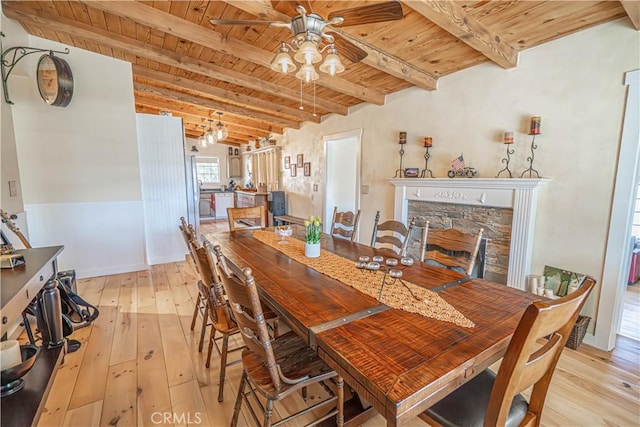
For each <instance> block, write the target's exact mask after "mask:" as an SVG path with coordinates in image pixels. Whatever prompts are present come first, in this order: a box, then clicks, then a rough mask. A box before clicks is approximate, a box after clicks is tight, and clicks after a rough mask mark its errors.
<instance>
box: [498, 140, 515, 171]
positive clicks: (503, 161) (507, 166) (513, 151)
mask: <svg viewBox="0 0 640 427" xmlns="http://www.w3.org/2000/svg"><path fill="white" fill-rule="evenodd" d="M504 145H506V146H507V157H505V158H504V159H502V163H506V165H505V167H504V168H503V169H501V170H500V172H498V175H496V178H500V174H501V173H502V172H507V173H508V174H509V178H513V175H511V170H509V161H510V160H511V155H512V154H513V153H515V152H516V150H510V149H509V145H510V144H504Z"/></svg>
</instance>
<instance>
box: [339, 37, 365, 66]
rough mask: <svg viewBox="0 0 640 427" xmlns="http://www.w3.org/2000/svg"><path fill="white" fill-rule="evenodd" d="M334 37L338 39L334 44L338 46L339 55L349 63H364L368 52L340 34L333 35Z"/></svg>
mask: <svg viewBox="0 0 640 427" xmlns="http://www.w3.org/2000/svg"><path fill="white" fill-rule="evenodd" d="M332 35H333V37H334V38H335V39H336V40H335V42H334V44H335V45H336V49H338V53H339V54H340V55H342V56H344V57H345V58H347V59H348V60H349V61H351V62H353V63H356V62H360V61H362V60H363V59H364V58H366V57H367V52H365V51H364V50H362V49H360V48H359V47H358V46H356V45H354V44H353V43H351V42H350V41H349V40H347V39H345V38H344V37H342V36H341V35H340V34H338V33H332Z"/></svg>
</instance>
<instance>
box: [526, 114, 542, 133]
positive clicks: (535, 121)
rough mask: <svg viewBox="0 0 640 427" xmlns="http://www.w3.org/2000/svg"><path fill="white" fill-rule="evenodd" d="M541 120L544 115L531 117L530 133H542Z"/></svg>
mask: <svg viewBox="0 0 640 427" xmlns="http://www.w3.org/2000/svg"><path fill="white" fill-rule="evenodd" d="M541 122H542V117H540V116H533V117H531V127H530V128H529V134H530V135H540V125H541Z"/></svg>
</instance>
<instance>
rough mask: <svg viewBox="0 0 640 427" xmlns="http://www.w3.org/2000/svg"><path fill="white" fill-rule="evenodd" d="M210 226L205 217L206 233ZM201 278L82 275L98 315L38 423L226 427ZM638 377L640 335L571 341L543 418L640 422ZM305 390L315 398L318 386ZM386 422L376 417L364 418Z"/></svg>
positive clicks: (179, 270) (228, 395)
mask: <svg viewBox="0 0 640 427" xmlns="http://www.w3.org/2000/svg"><path fill="white" fill-rule="evenodd" d="M222 224H224V225H225V226H226V222H224V223H222ZM220 225H221V224H220ZM213 226H214V225H212V224H211V223H208V227H207V228H205V229H203V230H201V232H202V231H204V232H207V231H208V229H211V228H210V227H213ZM195 283H196V275H195V272H194V270H193V268H192V267H191V265H190V264H189V263H187V262H179V263H170V264H163V265H156V266H153V267H152V268H151V269H150V270H149V271H140V272H135V273H127V274H118V275H113V276H106V277H96V278H92V279H86V280H80V281H79V282H78V290H79V293H80V294H81V295H82V296H83V297H84V298H86V299H87V300H89V301H90V302H91V303H93V304H96V305H98V306H99V308H100V317H99V318H98V320H97V321H96V322H95V323H94V324H93V325H92V326H90V327H87V328H84V329H79V330H77V331H76V332H74V334H73V338H75V339H78V340H80V341H81V342H82V347H81V348H80V350H79V351H77V352H75V353H71V354H68V355H67V356H66V359H65V362H64V364H63V366H62V367H61V368H60V370H59V373H58V375H57V377H56V380H55V382H54V384H53V388H52V390H51V393H50V395H49V399H48V400H47V402H46V406H45V410H44V413H43V414H42V417H41V419H40V423H39V426H46V427H49V426H52V427H53V426H62V425H64V426H82V427H85V426H136V425H137V426H145V425H150V426H151V425H163V426H166V425H200V426H213V427H218V426H228V425H229V423H230V420H231V415H232V413H233V404H234V401H235V397H236V391H237V387H238V383H239V380H240V375H241V372H242V367H241V365H240V364H236V365H234V366H231V367H229V368H227V378H226V381H225V401H224V403H218V401H217V393H218V372H219V371H218V369H219V364H218V363H219V356H218V355H217V354H216V353H215V352H214V354H213V356H212V361H211V367H210V368H209V369H206V368H205V367H204V364H205V357H206V346H205V351H204V352H203V353H198V339H199V329H200V324H201V320H200V319H199V320H198V323H197V326H196V330H195V331H191V330H190V322H191V314H192V310H193V307H194V301H195V298H196V296H197V289H196V285H195ZM235 344H236V345H238V344H239V342H237V341H236V342H235ZM234 357H235V358H237V357H238V356H237V353H236V354H235V355H234V354H233V353H232V354H231V355H230V358H234ZM639 382H640V342H638V341H634V340H631V339H628V338H625V337H620V338H619V340H618V347H617V348H616V350H614V351H613V352H610V353H607V352H603V351H599V350H597V349H594V348H591V347H588V346H586V345H582V346H581V347H580V348H579V349H578V350H577V351H574V350H571V349H568V348H567V349H565V350H564V353H563V355H562V357H561V360H560V362H559V364H558V368H557V370H556V372H555V375H554V378H553V381H552V384H551V390H550V393H549V395H548V396H547V401H546V403H547V404H546V408H545V411H544V413H543V419H542V425H543V426H639V425H640V384H639ZM309 394H310V396H309V399H317V398H320V395H321V394H322V391H317V390H316V391H313V390H310V392H309ZM311 401H313V400H311ZM302 404H303V401H302V399H300V398H299V397H298V398H296V399H292V400H291V401H289V402H287V404H286V405H285V406H286V409H285V410H284V412H287V411H288V410H295V409H296V408H298V407H300V406H301V405H302ZM281 411H282V410H281ZM284 412H282V413H284ZM248 421H251V420H250V419H249V415H248V413H247V414H243V415H242V416H241V417H240V422H239V425H240V426H246V425H252V423H251V422H248ZM296 425H297V424H296ZM384 425H386V423H385V420H384V419H383V418H382V417H381V416H380V415H378V416H376V417H375V418H373V419H371V420H369V421H367V422H366V423H365V424H364V426H366V427H378V426H384ZM411 425H412V426H423V425H424V424H423V423H422V421H420V420H415V422H412V423H411Z"/></svg>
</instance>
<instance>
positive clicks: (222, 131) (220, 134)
mask: <svg viewBox="0 0 640 427" xmlns="http://www.w3.org/2000/svg"><path fill="white" fill-rule="evenodd" d="M216 126H217V127H218V128H217V129H216V130H215V134H216V140H217V141H218V142H220V141H224V140H225V139H227V137H228V136H229V129H227V127H226V126H224V125H223V124H221V123H218V124H217V125H216Z"/></svg>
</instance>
